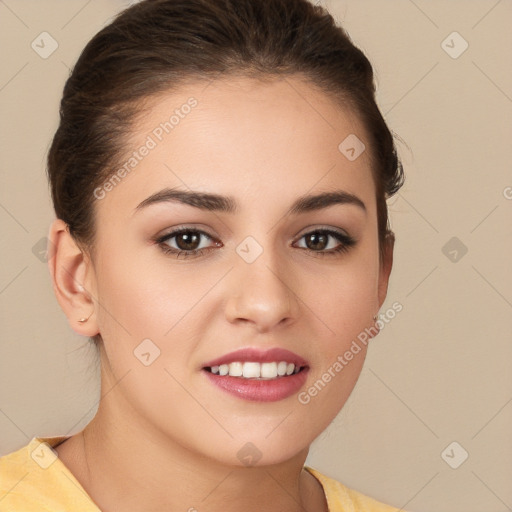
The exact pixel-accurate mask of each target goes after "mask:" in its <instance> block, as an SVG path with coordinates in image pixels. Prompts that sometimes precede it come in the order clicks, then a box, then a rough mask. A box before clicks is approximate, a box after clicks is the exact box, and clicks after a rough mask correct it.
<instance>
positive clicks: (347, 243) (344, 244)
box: [155, 228, 357, 258]
mask: <svg viewBox="0 0 512 512" xmlns="http://www.w3.org/2000/svg"><path fill="white" fill-rule="evenodd" d="M182 233H199V234H201V235H204V236H205V237H206V238H208V239H210V240H212V241H215V240H214V238H213V237H212V236H210V235H209V234H208V233H206V232H204V231H202V230H200V229H194V228H180V229H176V230H175V231H172V232H171V233H167V234H165V235H163V236H161V237H159V238H157V239H156V240H155V242H156V243H157V244H158V245H159V246H160V248H161V249H162V250H163V251H164V253H166V254H170V255H172V256H174V257H176V258H180V257H183V258H189V257H199V256H201V255H202V254H204V253H205V252H207V251H210V250H212V249H214V247H208V248H203V249H194V250H191V251H185V250H181V249H174V248H172V247H169V245H168V244H166V243H165V242H167V241H169V240H170V239H171V238H174V237H175V236H177V235H180V234H182ZM314 233H321V234H324V235H330V236H332V237H334V238H335V239H337V240H338V241H339V242H340V245H338V247H336V248H335V249H331V250H329V251H325V250H323V251H315V250H313V249H308V248H307V247H306V248H304V247H300V249H302V250H306V251H309V252H312V253H314V255H315V256H320V257H324V256H337V255H339V254H342V253H346V252H348V251H349V250H350V248H351V247H353V246H354V245H355V244H356V243H357V242H356V240H355V239H354V238H352V237H351V236H349V235H346V234H344V233H341V232H339V231H335V230H333V229H327V228H324V229H322V228H319V229H315V230H313V231H308V232H307V233H305V234H303V235H302V236H301V237H300V238H299V240H301V239H302V238H304V237H306V236H308V235H311V234H314ZM215 243H219V242H215Z"/></svg>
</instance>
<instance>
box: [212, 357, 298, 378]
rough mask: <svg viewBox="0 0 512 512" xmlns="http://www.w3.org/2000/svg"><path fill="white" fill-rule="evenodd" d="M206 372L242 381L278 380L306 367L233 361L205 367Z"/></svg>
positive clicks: (273, 362) (278, 362)
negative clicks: (238, 378) (237, 378)
mask: <svg viewBox="0 0 512 512" xmlns="http://www.w3.org/2000/svg"><path fill="white" fill-rule="evenodd" d="M203 369H204V370H206V371H207V372H210V373H213V374H214V375H218V376H220V377H225V376H229V377H240V378H242V379H258V380H269V379H280V378H283V377H289V376H290V375H295V374H297V373H299V372H301V371H304V370H305V369H306V366H304V365H303V366H299V365H295V364H294V363H289V362H287V361H271V362H265V363H259V362H257V361H246V362H242V361H235V362H233V363H229V364H220V365H215V366H206V367H204V368H203Z"/></svg>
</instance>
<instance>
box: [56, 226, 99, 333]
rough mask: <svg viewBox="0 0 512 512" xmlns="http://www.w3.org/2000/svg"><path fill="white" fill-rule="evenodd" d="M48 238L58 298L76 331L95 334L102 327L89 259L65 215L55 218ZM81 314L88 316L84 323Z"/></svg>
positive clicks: (92, 270) (83, 316)
mask: <svg viewBox="0 0 512 512" xmlns="http://www.w3.org/2000/svg"><path fill="white" fill-rule="evenodd" d="M48 239H49V242H48V248H49V250H48V267H49V270H50V274H51V277H52V281H53V291H54V292H55V296H56V297H57V301H58V302H59V304H60V307H61V308H62V310H63V311H64V314H65V315H66V316H67V317H68V321H69V324H70V326H71V328H72V329H73V330H74V331H75V332H76V333H77V334H81V335H82V336H95V335H96V334H98V333H99V330H98V324H97V315H96V306H95V303H94V302H93V300H92V297H93V296H94V294H95V287H94V269H93V268H92V264H91V262H90V259H89V258H88V257H87V255H86V254H84V253H83V252H82V250H81V249H80V248H79V247H78V245H77V244H76V242H75V240H74V239H73V237H72V236H71V234H70V233H69V228H68V225H67V224H66V223H65V222H64V221H63V220H62V219H56V220H54V221H53V223H52V225H51V226H50V232H49V234H48ZM82 318H88V320H87V321H86V322H83V323H81V322H79V320H80V319H82Z"/></svg>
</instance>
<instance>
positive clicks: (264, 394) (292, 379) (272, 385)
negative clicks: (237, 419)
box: [202, 348, 309, 402]
mask: <svg viewBox="0 0 512 512" xmlns="http://www.w3.org/2000/svg"><path fill="white" fill-rule="evenodd" d="M273 361H275V362H278V363H279V362H280V361H286V362H287V363H293V364H294V365H295V367H300V368H301V370H300V371H299V373H294V374H292V375H286V376H282V377H276V378H275V379H244V378H242V377H232V376H230V375H224V376H220V375H216V374H214V373H211V372H210V371H208V370H206V368H211V367H212V366H220V365H221V364H229V363H235V362H241V363H245V362H255V363H270V362H273ZM202 370H203V373H204V374H205V375H206V377H207V378H208V379H209V381H210V382H211V383H212V384H214V385H215V386H217V387H219V388H220V389H221V390H223V391H225V392H227V393H228V394H230V395H233V396H236V397H237V398H241V399H243V400H251V401H256V402H275V401H277V400H283V399H285V398H288V397H289V396H291V395H293V394H295V393H297V392H298V391H299V389H300V388H301V387H302V386H303V385H304V383H305V382H306V379H307V374H308V370H309V366H308V363H307V361H306V360H305V359H303V358H302V357H300V356H298V355H297V354H295V353H294V352H290V351H289V350H286V349H284V348H272V349H269V350H261V349H255V348H243V349H240V350H235V351H234V352H230V353H229V354H225V355H223V356H221V357H218V358H217V359H212V360H211V361H209V362H207V363H206V364H205V365H204V366H203V368H202Z"/></svg>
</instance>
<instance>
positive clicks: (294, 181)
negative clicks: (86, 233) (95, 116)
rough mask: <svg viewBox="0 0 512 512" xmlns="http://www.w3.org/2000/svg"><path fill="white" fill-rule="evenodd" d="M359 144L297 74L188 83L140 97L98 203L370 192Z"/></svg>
mask: <svg viewBox="0 0 512 512" xmlns="http://www.w3.org/2000/svg"><path fill="white" fill-rule="evenodd" d="M363 145H364V146H363ZM368 145H369V144H368V140H367V136H366V133H365V131H364V129H363V127H362V125H361V123H360V121H359V119H358V118H357V116H356V115H355V114H354V113H353V112H352V111H351V110H350V109H348V108H343V107H342V106H341V105H339V104H337V103H335V102H334V101H333V100H332V99H331V97H329V96H327V95H326V94H325V93H323V92H321V91H319V90H318V89H316V88H315V87H313V86H312V85H311V84H309V83H308V82H305V81H304V80H301V79H300V78H296V77H286V78H278V79H274V80H269V81H264V82H263V81H261V80H256V79H251V78H241V77H237V78H229V79H227V78H224V79H222V80H213V81H211V82H205V81H201V82H194V83H190V84H188V85H183V86H180V87H178V88H177V89H176V90H174V91H171V92H166V93H163V94H159V95H158V96H155V97H154V98H151V99H150V101H148V102H147V104H146V108H145V109H144V111H143V113H142V115H140V116H138V118H137V119H136V120H135V122H134V125H133V131H132V135H131V136H130V138H129V142H128V144H127V151H126V153H125V154H124V155H123V157H122V158H121V162H120V165H119V166H118V167H119V168H121V166H124V169H125V171H126V172H123V173H122V174H123V178H122V180H119V182H118V183H116V184H115V186H114V187H112V189H113V190H112V191H111V192H109V193H108V194H107V197H106V198H105V199H107V200H106V201H102V202H101V206H104V205H107V204H112V205H114V204H116V203H117V204H116V208H117V207H119V208H121V209H123V208H125V207H130V208H132V209H133V208H135V207H136V205H137V204H138V203H139V202H140V201H141V200H142V199H144V197H145V196H148V195H150V194H152V193H154V192H155V191H157V190H158V188H163V187H182V188H184V189H193V190H200V191H205V192H216V193H222V194H226V195H231V196H233V197H245V198H248V197H249V194H250V195H251V197H258V198H260V199H263V198H265V199H266V200H282V201H284V200H286V201H291V200H292V198H295V197H296V196H297V195H303V194H305V193H307V192H308V191H311V190H312V189H314V188H319V189H324V190H327V189H330V188H340V187H343V188H344V189H345V190H347V191H348V192H351V193H358V195H367V196H368V197H369V196H371V195H372V194H373V193H374V188H373V178H372V173H371V168H370V157H369V151H367V150H366V149H364V148H365V147H366V148H368ZM347 150H348V152H347ZM354 152H355V156H356V157H357V158H353V157H354ZM359 152H361V154H360V155H359V156H358V153H359ZM127 164H128V165H127ZM288 196H289V197H288Z"/></svg>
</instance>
